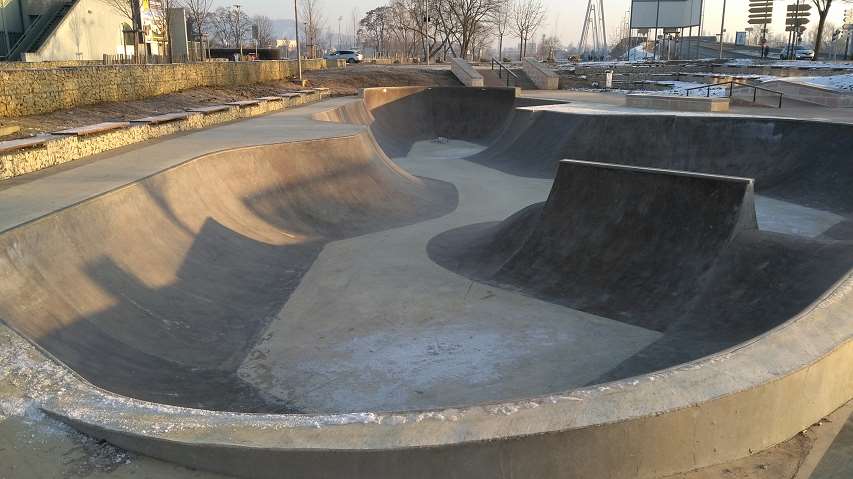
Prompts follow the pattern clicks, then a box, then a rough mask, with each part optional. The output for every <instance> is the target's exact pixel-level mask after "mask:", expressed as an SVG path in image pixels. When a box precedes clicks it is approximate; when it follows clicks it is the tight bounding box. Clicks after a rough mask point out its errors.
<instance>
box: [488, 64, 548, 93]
mask: <svg viewBox="0 0 853 479" xmlns="http://www.w3.org/2000/svg"><path fill="white" fill-rule="evenodd" d="M512 72H513V73H515V74H516V75H518V79H517V80H516V79H515V78H512V77H510V81H509V86H510V87H519V88H521V89H523V90H536V85H534V84H533V82H532V81H531V80H530V78H529V77H528V76H527V74H526V73H524V71H523V70H521V69H513V70H512ZM477 73H479V74H480V75H482V76H483V84H484V86H487V87H506V86H507V82H506V73H504V75H503V78H499V77H498V70H497V69H495V70H492V69H490V68H477Z"/></svg>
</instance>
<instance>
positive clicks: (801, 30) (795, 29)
mask: <svg viewBox="0 0 853 479" xmlns="http://www.w3.org/2000/svg"><path fill="white" fill-rule="evenodd" d="M785 31H786V32H795V31H797V28H796V27H794V26H793V25H788V26H787V27H785ZM804 31H806V27H803V26H801V27H800V28H799V32H800V33H803V32H804Z"/></svg>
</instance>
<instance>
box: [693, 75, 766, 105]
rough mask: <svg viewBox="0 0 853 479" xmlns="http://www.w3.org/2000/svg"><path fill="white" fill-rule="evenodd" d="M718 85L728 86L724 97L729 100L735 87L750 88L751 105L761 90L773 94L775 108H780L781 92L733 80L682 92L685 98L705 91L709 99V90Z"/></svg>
mask: <svg viewBox="0 0 853 479" xmlns="http://www.w3.org/2000/svg"><path fill="white" fill-rule="evenodd" d="M720 85H728V87H729V90H728V95H726V96H727V97H729V98H731V97H732V93H733V92H734V89H735V85H737V86H745V87H747V88H752V102H753V103H756V100H757V99H758V90H761V91H764V92H767V93H773V94H774V95H779V105H778V107H777V108H782V96H783V94H782V92H779V91H776V90H771V89H769V88H763V87H760V86H755V85H750V84H749V83H741V82H739V81H734V80H729V81H726V82H720V83H709V84H707V85H702V86H695V87H691V88H687V89H685V90H684V91H685V92H686V94H685V96H690V92H691V91H694V90H702V89H707V93H706V95H705V96H706V97H709V98H710V96H711V88H714V87H718V86H720Z"/></svg>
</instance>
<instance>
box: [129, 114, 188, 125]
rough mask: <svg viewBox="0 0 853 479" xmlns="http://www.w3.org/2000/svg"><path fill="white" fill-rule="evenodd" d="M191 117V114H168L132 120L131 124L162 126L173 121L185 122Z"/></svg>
mask: <svg viewBox="0 0 853 479" xmlns="http://www.w3.org/2000/svg"><path fill="white" fill-rule="evenodd" d="M190 115H191V113H188V112H177V113H166V114H165V115H155V116H146V117H145V118H139V119H136V120H130V122H131V123H148V124H149V125H160V124H163V123H169V122H172V121H178V120H185V119H187V118H189V117H190Z"/></svg>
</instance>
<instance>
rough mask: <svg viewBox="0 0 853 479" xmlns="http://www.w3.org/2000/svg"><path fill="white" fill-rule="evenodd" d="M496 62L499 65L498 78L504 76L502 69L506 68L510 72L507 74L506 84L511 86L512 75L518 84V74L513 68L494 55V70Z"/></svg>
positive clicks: (492, 64) (492, 66)
mask: <svg viewBox="0 0 853 479" xmlns="http://www.w3.org/2000/svg"><path fill="white" fill-rule="evenodd" d="M496 64H497V65H498V78H503V76H502V74H501V72H502V71H504V70H506V72H507V73H508V75H507V76H506V86H507V87H509V79H510V76H511V77H512V78H514V79H515V84H516V85H517V84H518V75H516V74H515V72H513V71H512V70H510V69H509V67H508V66H506V65H504V64H503V63H501V61H500V60H498V59H497V58H495V57H492V63H491V69H492V70H494V69H495V65H496Z"/></svg>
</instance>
